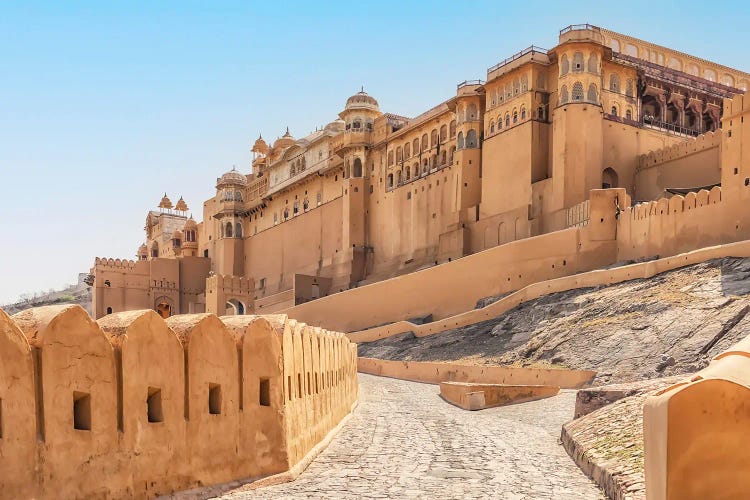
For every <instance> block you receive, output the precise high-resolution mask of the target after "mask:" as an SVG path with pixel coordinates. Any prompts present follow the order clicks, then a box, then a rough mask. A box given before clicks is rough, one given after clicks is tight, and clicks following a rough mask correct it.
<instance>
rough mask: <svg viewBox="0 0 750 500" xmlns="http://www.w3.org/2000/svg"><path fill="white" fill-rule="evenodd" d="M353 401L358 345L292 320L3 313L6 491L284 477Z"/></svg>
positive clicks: (66, 310) (0, 385)
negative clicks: (269, 476)
mask: <svg viewBox="0 0 750 500" xmlns="http://www.w3.org/2000/svg"><path fill="white" fill-rule="evenodd" d="M356 398H357V382H356V350H355V346H354V345H353V344H351V343H350V342H349V341H348V340H347V339H346V337H345V336H344V335H343V334H341V333H336V332H329V331H326V330H323V329H320V328H313V327H310V326H308V325H305V324H304V323H300V322H297V321H294V320H289V319H287V317H286V316H270V317H268V318H266V317H260V316H233V317H226V318H219V317H217V316H215V315H213V314H195V315H183V316H179V315H178V316H173V317H171V318H169V320H167V321H165V320H163V319H162V318H161V317H160V316H159V315H158V314H156V313H155V312H153V311H148V310H147V311H130V312H124V313H116V314H111V315H108V316H106V317H105V318H102V319H101V320H99V321H98V322H95V321H93V320H92V319H91V318H90V317H89V316H88V314H86V312H85V311H84V310H83V309H82V308H80V307H79V306H48V307H41V308H36V309H30V310H27V311H24V312H22V313H19V314H17V315H15V316H13V317H9V316H8V315H7V314H5V313H4V312H2V311H0V471H2V474H0V496H2V497H3V498H17V497H24V498H29V497H34V498H78V497H88V496H98V497H141V498H142V497H154V496H156V495H161V494H166V493H170V492H172V491H175V490H178V489H188V488H191V487H196V486H201V485H207V484H214V483H219V482H226V481H230V480H234V479H243V478H253V477H259V476H264V475H269V474H274V473H279V472H283V471H287V470H289V469H290V467H292V466H294V465H295V464H296V463H297V462H299V461H300V460H301V459H302V458H304V457H305V455H306V454H307V453H308V452H309V451H310V450H311V449H312V448H313V447H314V446H315V445H316V444H317V443H318V442H319V441H320V440H321V439H322V438H323V437H324V436H325V435H326V434H327V433H328V432H329V431H330V430H331V429H332V428H334V427H335V426H336V425H337V424H338V422H339V421H340V420H341V419H342V418H343V417H344V416H346V415H347V414H348V413H349V412H350V410H351V408H352V405H353V404H354V403H355V401H356Z"/></svg>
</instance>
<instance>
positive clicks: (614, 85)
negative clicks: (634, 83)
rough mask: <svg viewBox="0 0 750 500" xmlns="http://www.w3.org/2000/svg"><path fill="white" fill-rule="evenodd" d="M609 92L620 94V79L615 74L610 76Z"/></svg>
mask: <svg viewBox="0 0 750 500" xmlns="http://www.w3.org/2000/svg"><path fill="white" fill-rule="evenodd" d="M609 90H611V91H612V92H620V77H619V76H617V75H616V74H615V73H612V74H611V75H609Z"/></svg>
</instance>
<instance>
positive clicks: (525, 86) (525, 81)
mask: <svg viewBox="0 0 750 500" xmlns="http://www.w3.org/2000/svg"><path fill="white" fill-rule="evenodd" d="M527 90H529V77H528V75H523V76H521V92H526V91H527Z"/></svg>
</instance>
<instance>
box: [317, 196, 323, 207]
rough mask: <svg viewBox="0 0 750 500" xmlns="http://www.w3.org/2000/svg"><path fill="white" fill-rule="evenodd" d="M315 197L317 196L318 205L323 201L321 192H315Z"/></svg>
mask: <svg viewBox="0 0 750 500" xmlns="http://www.w3.org/2000/svg"><path fill="white" fill-rule="evenodd" d="M317 198H318V205H320V204H321V203H323V195H322V194H320V193H318V194H317Z"/></svg>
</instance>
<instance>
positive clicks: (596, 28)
mask: <svg viewBox="0 0 750 500" xmlns="http://www.w3.org/2000/svg"><path fill="white" fill-rule="evenodd" d="M578 30H589V31H601V28H599V26H594V25H593V24H589V23H585V24H571V25H570V26H567V27H565V28H563V29H561V30H560V34H561V35H564V34H565V33H569V32H571V31H578Z"/></svg>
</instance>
